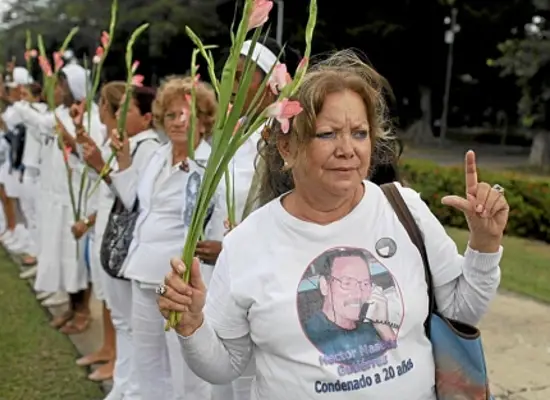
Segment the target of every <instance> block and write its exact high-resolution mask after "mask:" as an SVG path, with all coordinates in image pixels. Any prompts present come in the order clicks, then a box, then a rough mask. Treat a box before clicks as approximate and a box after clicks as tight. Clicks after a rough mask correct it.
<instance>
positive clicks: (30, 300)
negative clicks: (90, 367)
mask: <svg viewBox="0 0 550 400" xmlns="http://www.w3.org/2000/svg"><path fill="white" fill-rule="evenodd" d="M18 274H19V268H18V267H17V266H16V265H15V264H14V263H13V262H12V261H11V260H10V259H9V257H8V255H7V254H6V253H5V251H4V250H0V316H1V317H2V320H1V324H0V399H2V400H45V399H48V400H96V399H102V398H103V396H102V393H101V390H100V388H99V386H98V385H97V384H95V383H93V382H91V381H88V380H87V379H86V371H85V370H84V369H82V368H78V367H77V366H76V365H75V359H76V358H77V357H78V354H77V351H76V349H75V348H74V347H73V345H72V343H71V341H70V340H69V339H68V338H67V337H66V336H64V335H63V334H61V333H59V332H57V331H55V330H53V329H51V328H50V327H49V325H48V320H49V318H48V316H47V314H46V312H45V311H44V310H43V309H42V308H41V307H40V305H39V304H38V302H37V301H36V299H35V296H34V295H33V292H32V290H31V288H30V287H29V285H28V284H27V283H26V282H24V281H22V280H20V279H19V277H18Z"/></svg>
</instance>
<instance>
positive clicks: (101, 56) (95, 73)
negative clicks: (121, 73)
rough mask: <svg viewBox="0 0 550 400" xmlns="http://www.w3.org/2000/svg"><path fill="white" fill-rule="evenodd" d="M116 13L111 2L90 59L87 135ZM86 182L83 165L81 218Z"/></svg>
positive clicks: (80, 194) (90, 126)
mask: <svg viewBox="0 0 550 400" xmlns="http://www.w3.org/2000/svg"><path fill="white" fill-rule="evenodd" d="M117 11H118V0H113V3H112V5H111V22H110V23H109V32H106V31H103V32H102V33H101V39H100V44H99V46H97V49H96V51H95V55H94V57H93V59H92V73H91V76H92V86H91V88H90V87H89V85H88V84H86V88H87V89H89V90H88V91H87V92H86V113H87V117H88V118H87V128H88V133H90V131H91V128H92V105H93V102H94V98H95V95H96V93H97V90H98V89H99V83H100V79H101V69H102V67H103V63H104V62H105V59H106V58H107V54H108V53H109V50H110V48H111V43H112V40H113V35H114V33H115V26H116V18H117ZM82 122H83V121H80V123H82ZM87 180H88V166H87V165H86V164H85V165H84V171H83V173H82V176H81V177H80V187H79V191H78V214H79V216H81V213H82V200H83V198H84V191H85V188H86V186H87V183H86V182H87Z"/></svg>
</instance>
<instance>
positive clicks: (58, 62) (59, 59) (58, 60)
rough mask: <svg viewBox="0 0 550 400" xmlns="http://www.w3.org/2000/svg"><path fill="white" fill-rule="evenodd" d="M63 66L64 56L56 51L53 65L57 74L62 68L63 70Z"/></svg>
mask: <svg viewBox="0 0 550 400" xmlns="http://www.w3.org/2000/svg"><path fill="white" fill-rule="evenodd" d="M63 64H64V61H63V54H62V53H60V52H59V51H55V52H54V53H53V65H54V70H55V71H56V72H57V71H59V70H60V69H61V68H63Z"/></svg>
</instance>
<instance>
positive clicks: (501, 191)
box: [493, 183, 504, 194]
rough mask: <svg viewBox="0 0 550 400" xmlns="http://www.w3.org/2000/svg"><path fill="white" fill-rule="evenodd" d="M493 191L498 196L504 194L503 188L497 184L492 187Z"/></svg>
mask: <svg viewBox="0 0 550 400" xmlns="http://www.w3.org/2000/svg"><path fill="white" fill-rule="evenodd" d="M493 190H496V191H497V192H499V193H500V194H503V193H504V188H503V187H502V186H500V185H499V184H498V183H497V184H496V185H493Z"/></svg>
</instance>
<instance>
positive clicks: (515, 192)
mask: <svg viewBox="0 0 550 400" xmlns="http://www.w3.org/2000/svg"><path fill="white" fill-rule="evenodd" d="M400 172H401V174H402V178H403V180H404V181H406V183H407V185H409V186H411V187H412V188H414V189H415V190H416V191H418V192H420V195H421V196H422V199H424V201H425V202H426V203H427V204H428V206H429V207H430V209H431V210H432V212H433V213H434V214H435V215H436V216H437V218H438V219H439V220H440V221H441V223H442V224H444V225H449V226H454V227H457V228H465V229H466V228H467V224H466V220H465V218H464V215H463V214H462V213H461V212H459V211H456V210H455V209H453V208H452V207H447V206H444V205H443V204H441V198H442V197H443V196H446V195H449V194H457V195H463V194H464V192H465V184H464V169H463V168H462V167H443V166H440V165H438V164H436V163H434V162H431V161H425V160H406V161H405V160H404V161H402V162H401V164H400ZM478 179H479V180H480V181H485V182H488V183H489V184H495V183H498V184H500V185H501V186H502V187H504V188H505V189H506V199H507V200H508V203H509V204H510V217H509V219H508V226H507V227H506V234H508V235H513V236H521V237H527V238H533V239H538V240H543V241H545V242H549V243H550V178H540V177H531V176H528V175H521V174H515V173H508V172H504V171H490V170H483V169H482V170H480V171H479V172H478Z"/></svg>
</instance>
